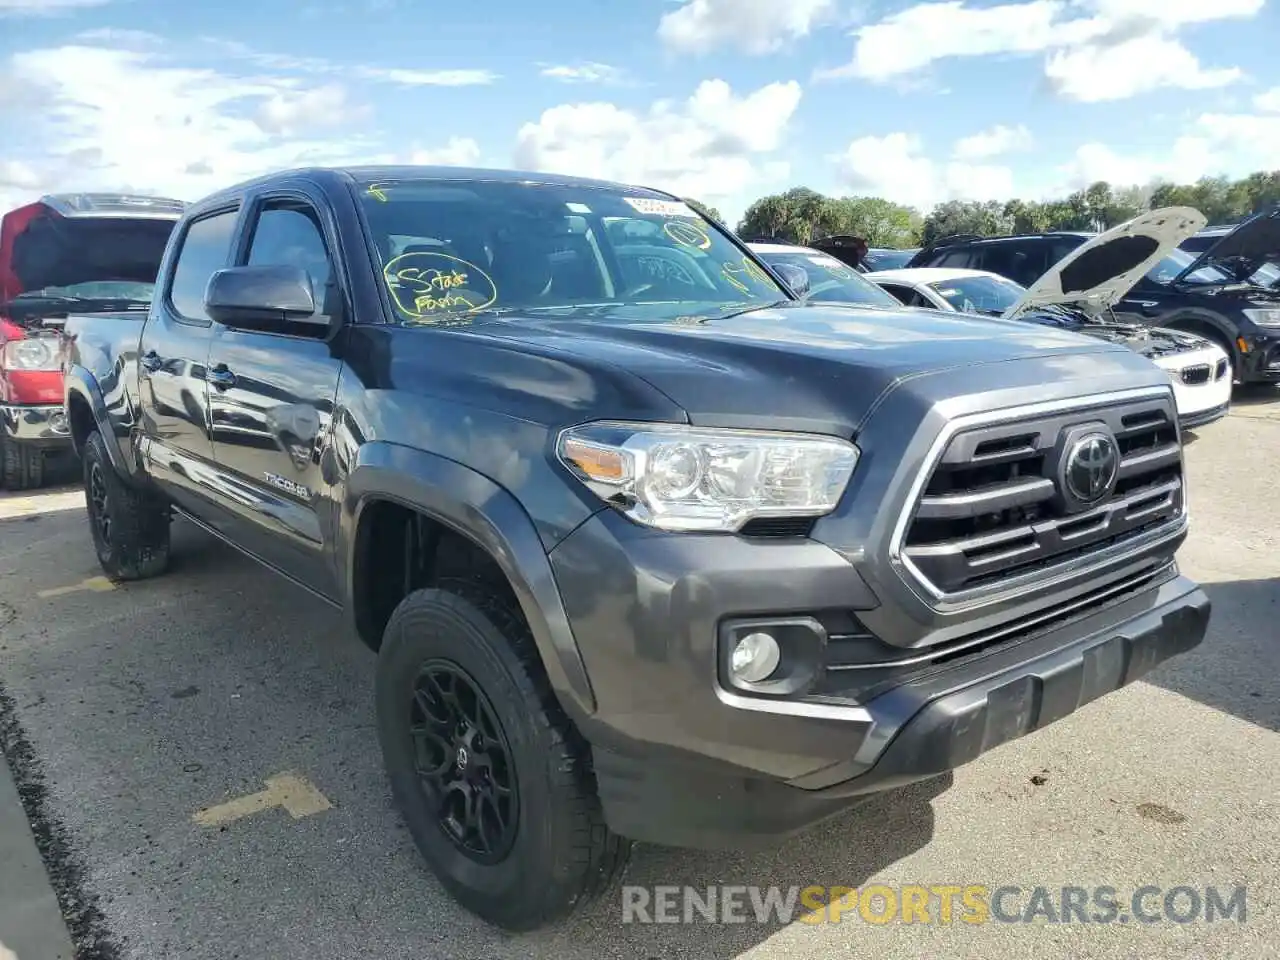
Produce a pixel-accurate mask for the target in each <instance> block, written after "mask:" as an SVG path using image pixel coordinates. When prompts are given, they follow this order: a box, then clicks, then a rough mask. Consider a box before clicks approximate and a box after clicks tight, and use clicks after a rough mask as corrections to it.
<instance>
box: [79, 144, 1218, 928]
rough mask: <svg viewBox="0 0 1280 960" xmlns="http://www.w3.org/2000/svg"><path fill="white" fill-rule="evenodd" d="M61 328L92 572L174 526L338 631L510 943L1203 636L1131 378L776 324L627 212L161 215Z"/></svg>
mask: <svg viewBox="0 0 1280 960" xmlns="http://www.w3.org/2000/svg"><path fill="white" fill-rule="evenodd" d="M64 332H65V336H66V337H67V340H68V351H69V358H70V363H69V368H68V373H67V412H68V417H69V419H70V422H71V426H72V432H73V436H74V438H75V443H76V446H77V448H78V449H79V450H81V451H82V452H83V463H84V481H85V494H86V503H87V506H88V515H89V524H88V528H89V532H90V534H91V536H92V538H93V544H94V547H95V550H96V552H97V555H98V559H99V561H100V563H101V565H102V567H103V569H104V570H105V571H106V573H107V574H108V575H109V576H111V577H113V578H117V579H134V578H139V577H146V576H152V575H156V574H159V573H161V572H162V571H163V570H164V569H165V567H166V565H167V562H168V556H169V521H170V516H171V513H176V514H177V515H179V516H183V517H186V518H187V519H188V520H190V521H191V522H193V523H195V524H197V525H199V526H201V527H203V528H204V529H206V530H208V531H209V532H211V533H212V534H214V535H215V536H218V537H221V538H223V539H225V540H227V541H228V542H230V543H231V544H232V545H234V546H235V547H237V548H239V549H240V550H242V551H244V553H245V554H247V555H248V556H250V557H252V558H253V559H255V560H258V561H260V562H262V563H264V564H265V565H267V566H268V567H270V568H272V569H274V570H275V571H277V572H278V573H280V574H282V575H283V576H285V577H287V578H288V579H290V580H292V581H294V582H295V583H296V584H299V585H301V586H302V587H304V588H306V589H307V590H308V591H310V592H311V594H312V595H313V596H314V597H316V598H318V600H319V601H320V602H327V603H330V604H332V605H334V606H335V607H338V608H340V609H342V610H344V611H345V614H346V617H347V619H348V622H349V623H350V625H351V626H352V629H353V631H354V632H355V633H356V634H357V635H358V636H359V637H361V638H362V639H363V640H364V642H365V643H367V644H368V645H369V646H370V647H372V648H373V649H374V650H377V651H378V667H377V682H376V693H375V696H376V718H377V720H376V723H377V731H378V736H379V739H380V742H381V745H382V751H383V757H384V763H385V765H386V769H387V771H388V774H389V778H390V782H391V790H392V794H393V796H394V797H395V799H396V801H397V803H398V806H399V809H400V810H401V811H402V813H403V815H404V818H405V820H406V822H407V825H408V828H409V830H410V832H411V834H412V836H413V839H414V841H415V842H416V844H417V846H418V848H419V849H420V850H421V852H422V854H423V855H424V857H425V859H426V860H427V862H428V863H429V864H430V865H431V867H432V868H433V869H434V871H435V872H436V873H437V875H438V876H439V877H440V878H441V881H442V883H443V884H444V886H445V887H446V888H447V889H448V890H449V891H450V892H451V893H452V894H453V895H454V896H456V897H457V898H458V899H459V900H460V901H461V902H462V903H463V904H465V905H466V906H467V907H469V908H470V909H472V910H474V911H476V912H477V913H479V914H480V915H482V916H483V917H485V918H487V919H488V920H490V921H492V922H494V923H497V924H500V925H502V926H505V927H508V928H512V929H530V928H534V927H538V926H541V925H543V924H546V923H548V922H550V921H552V920H555V919H556V918H558V917H561V916H564V915H565V914H567V913H569V912H570V911H571V910H573V909H574V908H575V907H577V906H578V905H580V904H582V903H584V902H586V901H587V900H589V899H590V898H591V897H593V896H595V895H597V894H599V893H601V892H602V891H604V890H607V889H609V886H610V884H611V882H612V881H613V879H614V878H615V877H616V876H618V874H619V872H620V871H621V869H622V866H623V865H624V864H625V862H626V859H627V855H628V851H629V849H630V842H631V841H632V840H642V841H650V842H655V843H664V844H671V845H685V846H693V847H729V848H737V847H741V846H743V845H745V844H752V845H754V844H756V843H759V842H761V841H768V840H776V839H778V838H781V837H784V836H786V835H787V834H789V833H791V832H793V831H795V830H798V829H801V828H803V827H807V826H810V825H812V824H814V823H817V822H819V821H822V820H824V819H826V818H828V817H831V816H833V815H835V814H837V813H839V812H841V811H842V810H844V809H845V808H847V807H848V806H849V804H851V803H853V802H855V799H856V798H857V797H859V796H862V795H865V794H869V793H873V792H876V791H881V790H886V789H889V788H892V787H897V786H899V785H902V784H906V783H910V782H912V781H917V780H922V779H927V778H931V777H934V776H936V775H937V774H940V773H943V772H945V771H947V770H950V769H952V768H954V767H957V766H959V765H961V764H964V763H967V762H969V761H970V760H973V759H975V758H976V757H978V756H979V755H981V754H983V753H984V752H986V751H988V750H990V749H992V748H993V747H996V746H998V745H999V744H1002V743H1004V742H1007V741H1009V740H1011V739H1013V738H1015V737H1019V736H1022V735H1024V734H1028V733H1031V732H1032V731H1035V730H1038V729H1040V728H1041V727H1044V726H1045V725H1047V724H1050V723H1053V722H1054V721H1056V720H1058V719H1059V718H1061V717H1063V716H1066V715H1067V714H1069V713H1071V712H1073V711H1074V710H1076V709H1077V708H1078V707H1079V706H1080V705H1082V704H1085V703H1088V702H1089V701H1092V700H1094V699H1096V698H1098V697H1100V696H1102V695H1104V694H1107V693H1109V692H1111V691H1112V690H1115V689H1116V688H1118V687H1121V686H1123V685H1125V684H1127V683H1129V682H1131V681H1133V680H1134V679H1136V678H1138V677H1140V676H1142V675H1143V674H1145V673H1146V672H1147V671H1148V670H1150V669H1152V668H1153V667H1155V666H1157V665H1158V664H1159V663H1161V662H1163V661H1165V660H1166V659H1167V658H1169V657H1171V656H1174V655H1176V654H1178V653H1181V652H1183V651H1186V650H1188V649H1190V648H1192V647H1195V646H1196V645H1197V644H1199V643H1200V642H1201V640H1202V638H1203V636H1204V633H1205V630H1206V627H1207V624H1208V620H1209V614H1210V602H1209V600H1208V598H1207V597H1206V595H1205V593H1204V591H1203V590H1201V589H1200V587H1199V586H1197V585H1196V584H1195V583H1194V582H1192V581H1191V580H1189V579H1187V577H1185V576H1184V575H1183V574H1182V573H1181V572H1180V571H1179V570H1178V568H1177V565H1176V563H1175V553H1176V551H1177V549H1178V547H1179V545H1180V544H1181V543H1182V542H1183V540H1184V538H1185V537H1186V533H1187V522H1188V521H1187V505H1186V504H1187V501H1186V497H1185V479H1184V472H1183V459H1182V447H1181V444H1180V442H1179V433H1178V425H1177V416H1176V412H1175V407H1174V396H1173V391H1172V388H1171V386H1170V383H1169V379H1168V377H1167V375H1166V374H1165V373H1164V372H1163V371H1161V370H1159V369H1158V368H1157V367H1155V366H1154V365H1152V364H1151V363H1150V362H1148V361H1147V360H1145V359H1143V358H1142V357H1140V356H1138V355H1137V354H1136V353H1134V352H1133V351H1131V350H1128V349H1126V348H1124V347H1122V346H1117V345H1114V344H1109V343H1104V342H1102V341H1100V340H1095V339H1092V338H1088V337H1083V336H1078V335H1076V334H1073V333H1066V332H1061V331H1058V330H1053V329H1049V328H1045V327H1040V326H1034V325H1031V324H1020V323H1008V322H1001V321H993V320H986V319H982V318H980V317H972V316H961V315H955V316H946V315H943V314H937V313H928V312H925V311H910V310H902V311H893V310H869V309H853V308H848V307H838V306H822V305H816V304H811V303H806V302H802V301H799V300H796V299H795V298H794V297H793V296H792V295H791V294H789V293H788V291H787V289H786V288H785V287H783V286H782V284H781V282H780V279H779V278H778V276H777V275H775V273H774V272H773V271H772V270H771V268H769V267H768V266H767V265H766V264H764V263H763V261H761V260H759V259H758V258H757V257H756V256H755V254H753V253H752V252H751V251H750V250H749V249H748V248H747V247H745V246H744V245H743V244H742V243H740V242H739V241H738V240H737V239H736V238H735V237H733V236H732V235H731V234H729V233H726V232H725V231H724V230H722V229H721V228H720V227H718V226H717V225H715V224H713V223H709V222H708V221H706V220H704V219H703V218H702V217H701V216H699V215H698V214H697V213H696V212H694V211H693V210H692V209H690V208H689V207H688V206H687V205H686V204H685V203H683V202H681V201H680V200H678V199H677V198H675V197H673V196H671V195H669V194H664V193H660V192H658V191H654V190H647V189H642V188H638V187H628V186H623V185H619V184H611V183H602V182H598V181H591V180H579V179H571V178H563V177H555V176H548V175H545V174H539V173H527V172H509V171H492V170H485V171H480V170H476V171H467V170H457V169H447V168H439V169H432V168H420V167H419V168H414V167H406V168H363V169H344V170H305V171H294V172H290V173H282V174H279V175H276V176H271V177H265V178H262V179H259V180H255V181H252V182H249V183H244V184H241V185H238V186H235V187H231V188H229V189H227V190H225V191H223V192H221V193H218V194H216V195H215V196H212V197H209V198H207V199H205V200H204V201H202V202H200V203H197V204H195V205H194V206H193V207H192V208H191V209H190V210H189V211H188V212H187V214H186V216H185V217H184V218H183V221H182V222H181V223H180V224H179V226H178V228H177V229H176V230H175V231H174V234H173V237H172V238H171V240H170V242H169V246H168V248H167V251H166V253H165V257H164V262H163V264H162V266H161V269H160V280H159V288H158V290H157V294H156V297H155V299H154V301H153V305H152V308H151V312H150V314H149V315H144V314H139V315H136V316H132V317H131V316H129V315H127V314H121V315H118V316H113V317H105V316H97V317H95V316H83V317H81V316H75V315H73V316H70V317H68V319H67V323H66V327H65V331H64ZM175 360H184V361H188V362H187V363H185V364H174V363H173V361H175ZM197 366H198V367H199V368H200V371H201V373H200V375H199V376H197V375H196V374H195V373H194V372H192V371H193V368H195V367H197ZM171 369H172V370H173V371H174V372H173V373H172V374H171V373H170V372H169V371H170V370H171ZM171 376H172V377H174V378H180V379H181V381H182V382H181V384H175V389H169V390H164V391H157V390H154V389H153V381H154V380H155V379H156V378H164V377H171ZM179 386H180V387H181V390H179V389H176V387H179ZM184 391H185V393H184ZM178 395H185V396H189V397H194V398H195V404H196V407H195V409H193V410H191V411H188V410H186V409H185V405H184V403H182V402H177V403H169V404H163V403H161V402H160V400H159V398H162V397H164V396H178ZM230 426H234V427H235V429H229V427H230ZM228 616H235V612H234V611H228ZM885 829H890V826H889V825H887V824H869V825H868V835H869V836H872V835H875V834H877V833H878V832H880V833H882V832H883V831H884V830H885ZM347 866H349V865H344V864H342V863H340V862H339V861H338V860H335V863H334V869H335V870H337V869H345V868H346V867H347Z"/></svg>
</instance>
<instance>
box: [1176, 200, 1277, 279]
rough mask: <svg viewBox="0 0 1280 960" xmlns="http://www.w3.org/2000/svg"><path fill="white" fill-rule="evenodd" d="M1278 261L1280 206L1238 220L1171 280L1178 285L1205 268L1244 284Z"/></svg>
mask: <svg viewBox="0 0 1280 960" xmlns="http://www.w3.org/2000/svg"><path fill="white" fill-rule="evenodd" d="M1276 260H1280V204H1278V205H1276V206H1275V207H1273V208H1271V209H1270V210H1264V211H1263V212H1262V213H1259V214H1255V215H1254V216H1252V217H1250V218H1249V219H1247V220H1243V221H1241V223H1240V225H1239V226H1237V227H1236V228H1235V229H1234V230H1232V231H1231V232H1230V233H1225V234H1223V235H1222V236H1221V237H1219V238H1218V242H1217V243H1215V244H1213V245H1212V246H1211V247H1209V248H1208V249H1207V250H1205V251H1204V253H1202V254H1200V256H1198V257H1197V258H1196V259H1195V260H1194V261H1192V263H1191V265H1190V266H1188V267H1187V268H1186V269H1185V270H1183V271H1182V272H1181V273H1180V274H1178V275H1177V276H1176V277H1174V278H1173V282H1174V283H1181V282H1182V281H1183V280H1185V279H1186V278H1187V277H1189V276H1191V274H1193V273H1195V272H1196V271H1197V270H1199V269H1201V268H1202V267H1206V266H1215V267H1217V268H1218V269H1220V270H1224V271H1225V272H1226V273H1227V275H1228V276H1231V277H1234V278H1235V279H1236V280H1238V281H1239V282H1241V283H1244V282H1245V281H1246V280H1248V279H1249V278H1250V277H1252V276H1253V275H1254V274H1256V273H1257V272H1258V271H1259V270H1261V269H1262V268H1263V267H1264V266H1265V265H1266V264H1267V263H1269V262H1274V261H1276Z"/></svg>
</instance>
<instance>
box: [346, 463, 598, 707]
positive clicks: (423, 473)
mask: <svg viewBox="0 0 1280 960" xmlns="http://www.w3.org/2000/svg"><path fill="white" fill-rule="evenodd" d="M376 500H384V501H390V502H393V503H398V504H400V505H401V506H404V507H408V508H410V509H413V510H418V511H421V512H422V513H423V514H425V515H426V516H429V517H431V518H432V519H433V520H436V521H438V522H439V523H442V524H444V525H445V526H447V527H449V528H451V529H453V530H454V531H456V532H457V533H459V534H461V535H462V536H465V537H467V538H468V539H470V540H471V541H472V542H473V543H475V544H476V545H477V546H479V547H480V548H482V549H483V550H485V551H486V552H487V553H488V554H489V555H490V556H491V557H493V559H494V560H495V561H496V562H497V564H498V566H499V567H500V568H501V569H502V572H503V573H504V574H505V575H506V577H507V580H508V581H509V582H510V584H511V586H512V588H513V589H514V591H515V595H516V599H517V600H518V602H519V603H520V608H521V611H522V612H523V613H524V616H525V620H526V621H527V622H528V624H529V629H530V631H531V632H532V634H533V638H534V641H535V643H536V644H537V646H538V653H539V655H540V657H541V659H542V663H543V666H544V668H545V669H546V671H547V677H548V678H549V679H550V681H551V686H552V689H554V690H555V692H556V695H557V696H558V697H559V699H560V702H561V704H562V705H563V706H564V707H565V709H566V710H567V711H569V712H570V713H571V714H577V715H578V716H590V715H591V714H593V713H595V708H596V704H595V695H594V694H593V692H592V690H591V683H590V681H589V680H588V678H587V671H586V666H585V665H584V663H583V661H582V656H581V654H580V652H579V650H578V644H577V641H576V640H575V639H574V636H573V630H572V628H571V627H570V625H569V617H568V615H567V614H566V613H565V609H564V602H563V601H562V599H561V597H560V590H559V588H558V587H557V586H556V581H555V576H554V574H553V573H552V570H551V561H550V560H549V559H548V558H547V552H546V549H545V548H544V547H543V544H542V539H541V537H539V535H538V531H537V528H536V527H535V526H534V523H533V520H532V519H531V518H530V517H529V515H528V514H527V513H526V512H525V510H524V507H522V506H521V505H520V503H519V501H518V500H516V498H515V497H514V496H512V495H511V493H510V492H508V491H507V490H506V489H504V488H503V487H501V486H499V485H498V484H496V483H495V482H494V481H492V480H490V479H489V478H488V477H486V476H484V475H483V474H481V473H477V472H476V471H474V470H472V469H470V468H469V467H466V466H464V465H463V464H461V463H458V462H457V461H455V460H450V459H448V458H446V457H440V456H437V455H435V454H431V453H426V452H424V451H422V450H417V449H415V448H412V447H406V446H401V445H400V444H394V443H388V442H386V441H372V442H368V443H364V444H362V445H361V446H360V448H359V450H358V452H357V454H356V457H355V462H354V463H353V464H352V466H351V469H350V471H349V472H348V474H347V476H346V478H345V492H344V495H343V497H342V499H341V501H340V511H341V514H340V516H339V517H338V518H337V519H338V557H339V560H340V562H341V563H342V565H343V567H344V569H343V570H342V572H341V575H342V577H343V588H344V590H345V593H346V598H347V602H346V603H345V604H344V607H345V608H346V616H347V618H348V626H349V627H350V628H351V629H353V630H354V629H355V627H356V624H355V615H356V614H355V603H354V600H355V597H356V589H355V586H356V585H355V568H356V564H355V546H356V531H357V530H358V529H359V523H360V517H361V514H362V512H363V511H364V509H365V507H366V506H368V505H369V504H370V503H372V502H374V501H376Z"/></svg>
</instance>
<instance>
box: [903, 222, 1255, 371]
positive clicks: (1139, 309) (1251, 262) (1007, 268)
mask: <svg viewBox="0 0 1280 960" xmlns="http://www.w3.org/2000/svg"><path fill="white" fill-rule="evenodd" d="M1093 236H1095V234H1092V233H1085V232H1061V233H1044V234H1025V235H1021V236H1009V237H959V238H948V239H944V240H941V241H939V242H937V243H935V244H933V245H932V246H929V247H926V248H924V249H922V250H921V251H920V252H919V253H918V254H916V256H915V257H914V258H912V261H911V264H910V266H912V267H960V268H965V269H970V270H986V271H989V272H991V273H998V274H1000V275H1001V276H1005V277H1008V278H1009V279H1010V280H1013V281H1015V282H1016V283H1020V284H1022V285H1023V286H1027V287H1029V286H1032V285H1034V284H1035V282H1036V280H1038V279H1039V278H1040V277H1041V276H1043V275H1044V274H1045V273H1046V272H1048V270H1049V269H1050V268H1051V267H1052V266H1053V265H1054V264H1055V263H1057V262H1058V261H1059V260H1061V259H1062V258H1063V257H1065V256H1066V255H1067V254H1068V253H1070V252H1071V251H1072V250H1074V249H1075V248H1076V247H1078V246H1080V245H1081V244H1083V243H1085V242H1087V241H1088V240H1089V239H1091V238H1092V237H1093ZM1278 252H1280V208H1277V209H1275V210H1270V211H1267V212H1264V213H1262V214H1259V215H1258V216H1255V217H1252V218H1250V219H1249V220H1246V221H1245V222H1244V223H1241V224H1240V225H1238V226H1237V227H1236V228H1235V229H1234V230H1232V231H1231V232H1230V233H1228V234H1226V235H1224V236H1222V237H1220V238H1218V239H1217V240H1216V242H1214V243H1212V244H1211V245H1210V246H1209V247H1208V248H1207V249H1206V250H1204V251H1203V252H1202V253H1200V254H1199V255H1196V254H1193V253H1189V252H1187V251H1186V250H1182V249H1178V250H1174V251H1173V252H1172V253H1170V254H1169V255H1168V256H1167V257H1165V258H1164V259H1163V260H1161V261H1160V262H1159V263H1157V264H1156V266H1155V267H1154V268H1152V270H1151V271H1150V272H1149V273H1148V274H1147V275H1146V276H1145V277H1144V278H1142V279H1141V280H1139V281H1138V283H1137V284H1136V285H1134V287H1133V288H1132V289H1131V290H1130V291H1129V292H1128V293H1127V294H1126V295H1125V296H1124V298H1123V299H1121V300H1120V301H1119V302H1118V303H1117V304H1116V305H1115V307H1114V308H1113V312H1114V314H1115V317H1116V319H1117V320H1119V321H1121V322H1124V323H1135V324H1141V325H1143V326H1155V327H1165V328H1167V329H1171V330H1181V331H1184V332H1186V333H1192V334H1196V335H1197V336H1201V337H1205V338H1206V339H1208V340H1212V341H1213V342H1214V343H1216V344H1218V346H1220V347H1222V349H1223V350H1225V351H1226V352H1227V355H1228V356H1229V357H1230V358H1231V361H1232V368H1233V371H1234V379H1235V380H1236V381H1238V382H1242V383H1277V382H1280V290H1276V289H1274V288H1269V287H1265V286H1261V285H1259V284H1256V283H1252V282H1250V278H1251V277H1253V276H1254V275H1255V274H1257V273H1258V271H1259V270H1260V269H1263V268H1264V267H1265V266H1266V265H1267V264H1269V263H1270V262H1271V261H1272V260H1273V259H1275V258H1276V257H1277V255H1278Z"/></svg>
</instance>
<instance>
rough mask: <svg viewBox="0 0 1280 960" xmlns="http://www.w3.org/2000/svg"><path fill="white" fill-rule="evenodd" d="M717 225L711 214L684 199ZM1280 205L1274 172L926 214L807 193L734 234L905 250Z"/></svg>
mask: <svg viewBox="0 0 1280 960" xmlns="http://www.w3.org/2000/svg"><path fill="white" fill-rule="evenodd" d="M687 202H688V203H689V205H690V206H692V207H694V208H695V209H697V210H699V211H700V212H702V213H704V214H706V215H707V216H710V217H712V218H713V219H715V220H717V221H722V219H723V218H722V217H721V216H720V213H719V211H718V210H716V209H715V208H714V207H709V206H707V205H706V204H703V203H700V202H698V201H697V200H693V199H690V200H688V201H687ZM1277 203H1280V170H1272V171H1270V172H1262V171H1260V172H1258V173H1251V174H1250V175H1249V176H1247V177H1244V178H1242V179H1240V180H1229V179H1227V178H1226V177H1205V178H1203V179H1201V180H1198V181H1196V182H1195V183H1162V182H1156V183H1151V184H1148V185H1147V186H1145V187H1116V186H1113V185H1112V184H1110V183H1107V182H1106V181H1104V180H1100V181H1098V182H1097V183H1094V184H1091V185H1090V186H1088V187H1087V188H1085V189H1083V190H1077V191H1076V192H1075V193H1073V194H1071V195H1070V196H1068V197H1065V198H1064V199H1061V200H1050V201H1035V200H1006V201H1004V202H1000V201H994V200H993V201H987V202H985V203H983V202H978V201H973V200H949V201H947V202H946V203H940V204H938V205H937V206H936V207H934V208H933V209H932V210H931V211H930V212H929V213H928V214H927V215H926V214H922V213H921V212H920V211H919V210H916V209H914V208H912V207H907V206H903V205H902V204H899V203H893V202H891V201H889V200H884V199H881V198H880V197H829V196H825V195H823V194H821V193H818V192H817V191H815V190H810V189H809V188H808V187H794V188H792V189H791V190H788V191H786V192H785V193H778V194H773V195H771V196H767V197H761V198H760V199H759V200H757V201H756V202H755V203H753V204H751V206H750V207H748V208H747V211H746V213H745V214H744V215H743V217H742V220H741V222H740V223H739V224H738V226H737V233H738V234H739V235H740V236H742V237H744V238H748V239H754V238H765V237H771V238H774V239H777V240H785V241H788V242H790V243H800V244H810V243H813V242H814V241H816V240H821V239H822V238H824V237H831V236H857V237H862V238H863V239H864V240H866V241H867V244H868V246H872V247H890V248H896V249H906V248H910V247H916V246H920V245H921V244H928V243H931V242H933V241H934V240H937V239H939V238H941V237H945V236H951V235H953V234H975V235H978V236H984V237H989V236H998V235H1001V234H1008V233H1042V232H1044V231H1048V230H1093V231H1100V230H1106V229H1108V228H1110V227H1113V226H1115V225H1116V224H1119V223H1123V222H1124V221H1126V220H1130V219H1132V218H1133V217H1136V216H1137V215H1138V214H1139V213H1142V212H1144V211H1146V210H1153V209H1157V208H1159V207H1184V206H1185V207H1194V208H1195V209H1197V210H1199V211H1200V212H1201V213H1202V214H1204V216H1205V217H1206V218H1207V219H1208V221H1209V223H1211V224H1230V223H1236V222H1238V221H1240V220H1242V219H1244V218H1245V217H1248V216H1250V215H1251V214H1253V213H1257V212H1258V211H1260V210H1263V209H1266V208H1267V207H1269V206H1271V205H1273V204H1277Z"/></svg>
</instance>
